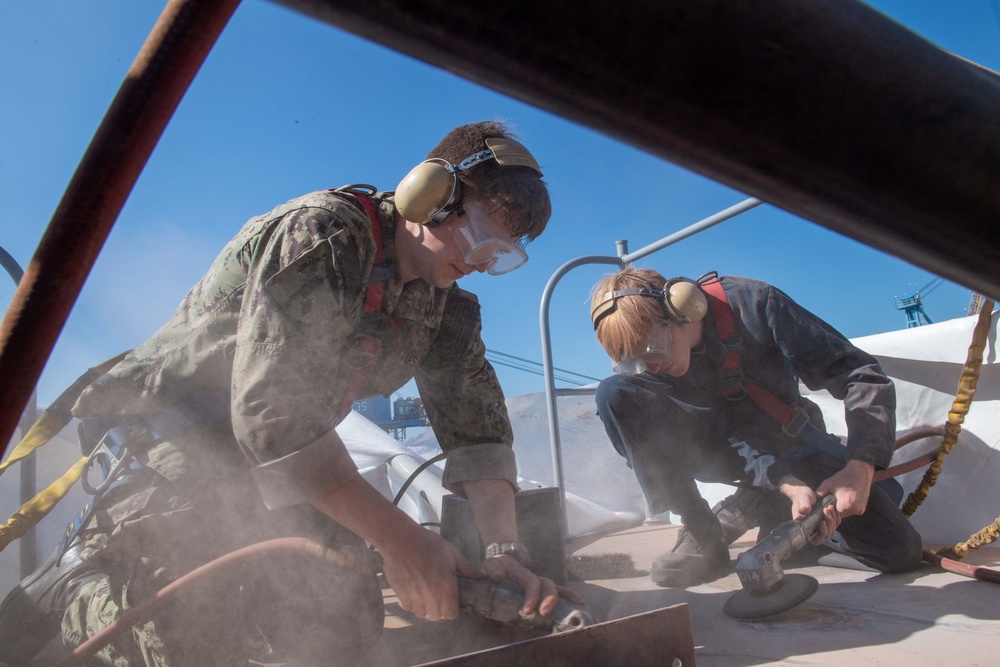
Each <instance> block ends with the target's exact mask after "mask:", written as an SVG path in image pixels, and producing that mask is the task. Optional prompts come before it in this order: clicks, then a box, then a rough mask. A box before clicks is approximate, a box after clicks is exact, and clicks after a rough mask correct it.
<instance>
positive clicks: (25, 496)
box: [0, 247, 38, 579]
mask: <svg viewBox="0 0 1000 667" xmlns="http://www.w3.org/2000/svg"><path fill="white" fill-rule="evenodd" d="M0 266H3V268H4V269H5V270H6V271H7V275H9V276H10V278H11V280H13V281H14V287H15V289H16V288H17V286H18V285H19V284H20V283H21V279H22V278H23V277H24V269H22V268H21V265H20V264H18V263H17V260H16V259H14V256H13V255H11V254H10V253H9V252H7V250H6V249H4V248H3V247H0ZM36 419H38V391H37V388H35V387H33V388H32V390H31V397H30V398H29V399H28V405H26V406H25V408H24V412H22V413H21V419H20V424H21V427H20V428H19V429H18V434H17V437H18V438H23V437H24V435H25V434H26V433H27V432H28V429H29V428H31V425H32V424H34V423H35V420H36ZM18 468H19V470H20V473H21V476H20V491H19V497H20V500H21V504H22V505H23V504H24V503H26V502H28V501H29V500H31V499H32V498H34V497H35V491H36V486H37V477H38V472H37V461H36V458H35V453H34V452H32V453H30V454H28V455H27V456H26V457H24V458H23V459H21V462H20V463H19V464H18ZM18 545H19V549H20V552H19V554H20V571H21V578H22V579H23V578H25V577H26V576H28V575H29V574H30V573H32V572H34V571H35V528H34V526H32V527H31V528H29V529H28V532H26V533H25V534H24V535H22V536H21V539H20V541H19V542H18Z"/></svg>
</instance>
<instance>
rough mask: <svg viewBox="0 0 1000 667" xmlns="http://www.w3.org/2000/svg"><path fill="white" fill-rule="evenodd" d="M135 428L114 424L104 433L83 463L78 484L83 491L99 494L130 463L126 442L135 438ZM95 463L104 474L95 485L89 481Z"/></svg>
mask: <svg viewBox="0 0 1000 667" xmlns="http://www.w3.org/2000/svg"><path fill="white" fill-rule="evenodd" d="M135 430H136V429H135V427H134V426H116V427H114V428H112V429H110V430H108V432H107V433H105V434H104V437H102V438H101V440H100V442H98V443H97V446H96V447H94V449H93V451H92V452H90V454H89V455H88V456H87V460H86V462H85V463H84V464H83V472H82V473H81V475H80V486H82V487H83V490H84V491H85V492H87V493H89V494H90V495H92V496H99V495H101V494H102V493H104V492H105V491H107V489H108V487H109V486H111V485H112V484H114V482H115V481H116V480H117V479H118V477H119V475H121V473H122V472H123V471H124V470H125V468H126V467H127V466H128V465H129V464H130V463H131V460H132V458H133V457H132V454H131V452H130V451H129V448H128V443H129V442H131V441H134V440H135ZM95 463H97V464H99V465H100V468H101V471H102V474H103V475H104V476H103V478H102V479H101V481H100V482H99V483H98V484H97V485H96V486H95V485H93V484H91V482H90V473H91V470H92V469H93V467H94V464H95Z"/></svg>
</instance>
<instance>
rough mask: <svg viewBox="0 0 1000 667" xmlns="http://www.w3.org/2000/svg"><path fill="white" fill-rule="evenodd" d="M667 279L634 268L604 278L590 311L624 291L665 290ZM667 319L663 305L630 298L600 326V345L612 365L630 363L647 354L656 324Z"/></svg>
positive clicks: (645, 298)
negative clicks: (627, 361)
mask: <svg viewBox="0 0 1000 667" xmlns="http://www.w3.org/2000/svg"><path fill="white" fill-rule="evenodd" d="M666 283H667V279H666V278H664V277H663V276H662V275H660V274H659V273H657V272H656V271H653V270H652V269H637V268H635V267H633V266H632V265H631V264H629V265H628V266H626V267H625V268H624V269H622V270H621V272H620V273H614V274H611V275H608V276H605V277H604V278H602V279H601V280H600V281H599V282H598V283H597V285H595V286H594V291H593V292H592V293H591V295H590V310H591V312H594V309H595V308H596V307H597V306H598V305H600V304H601V302H602V301H604V300H605V299H606V298H609V297H608V296H606V295H608V293H609V292H616V291H618V290H623V289H638V288H645V289H653V290H662V289H663V287H664V285H666ZM664 318H665V313H664V310H663V305H662V301H661V300H660V299H653V298H650V297H648V296H639V295H630V296H624V297H619V298H618V299H616V300H615V309H614V310H613V311H612V312H610V313H608V314H607V315H605V316H604V317H603V318H601V320H600V321H599V322H598V323H597V328H596V334H597V342H599V343H600V344H601V347H603V348H604V351H605V352H607V353H608V356H609V357H611V359H612V361H615V362H618V361H621V360H622V359H631V358H634V357H636V356H638V355H639V354H641V353H642V352H643V351H644V350H643V349H642V346H643V345H644V344H645V341H646V336H647V334H648V333H649V327H650V326H651V325H652V324H653V322H657V321H659V320H662V319H664Z"/></svg>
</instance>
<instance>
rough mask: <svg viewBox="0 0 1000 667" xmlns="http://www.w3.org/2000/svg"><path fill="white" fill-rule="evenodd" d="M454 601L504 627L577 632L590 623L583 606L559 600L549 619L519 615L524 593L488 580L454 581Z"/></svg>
mask: <svg viewBox="0 0 1000 667" xmlns="http://www.w3.org/2000/svg"><path fill="white" fill-rule="evenodd" d="M458 599H459V604H460V606H461V607H462V608H463V609H469V610H472V611H474V612H476V613H477V614H479V615H480V616H485V617H486V618H489V619H492V620H494V621H500V622H501V623H504V624H508V625H511V624H514V625H521V626H524V627H529V628H534V629H537V630H548V631H551V632H552V634H558V633H560V632H566V631H569V630H577V629H579V628H584V627H587V626H589V625H593V624H594V617H593V616H592V615H591V613H590V611H589V610H588V609H587V607H586V606H584V605H577V604H573V603H572V602H569V601H568V600H566V599H564V598H562V597H560V598H559V601H558V602H557V603H556V608H555V611H553V612H552V614H551V615H550V616H540V615H538V614H533V615H531V616H530V617H525V616H521V614H520V613H519V610H520V609H521V607H522V606H523V605H524V590H523V589H522V588H521V587H520V586H518V585H517V584H515V583H514V582H512V581H500V582H494V581H490V580H489V579H467V578H465V577H459V578H458Z"/></svg>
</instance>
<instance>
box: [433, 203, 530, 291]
mask: <svg viewBox="0 0 1000 667" xmlns="http://www.w3.org/2000/svg"><path fill="white" fill-rule="evenodd" d="M451 235H452V238H453V239H454V241H455V245H456V246H458V249H459V250H460V251H461V252H462V256H463V257H464V259H465V263H466V264H468V265H469V266H476V267H478V266H482V265H483V264H486V265H487V268H486V271H487V272H488V273H489V274H490V275H491V276H500V275H503V274H505V273H510V272H511V271H513V270H514V269H516V268H519V267H520V266H521V265H523V264H524V263H525V262H527V261H528V253H526V252H525V251H524V247H523V246H522V244H521V242H520V241H517V240H515V239H512V238H511V235H510V232H508V231H507V230H506V229H505V228H504V227H503V225H501V224H499V223H497V222H495V221H494V220H493V219H492V218H491V217H490V216H489V215H488V214H487V213H486V211H484V210H483V209H482V207H480V206H479V205H478V204H476V203H470V204H469V205H468V206H463V207H460V208H459V209H458V210H457V211H455V220H454V221H453V222H452V223H451Z"/></svg>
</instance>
